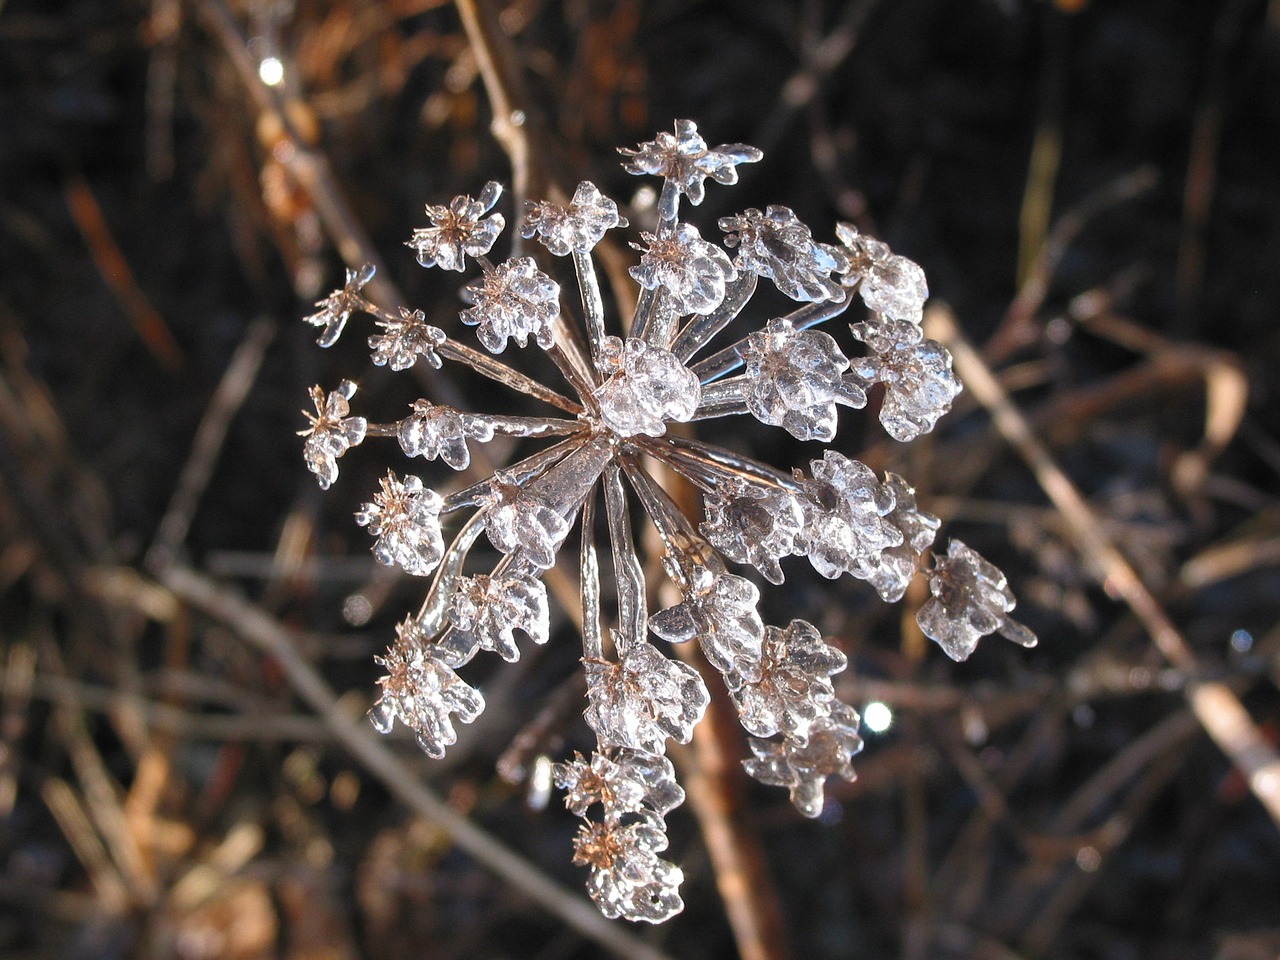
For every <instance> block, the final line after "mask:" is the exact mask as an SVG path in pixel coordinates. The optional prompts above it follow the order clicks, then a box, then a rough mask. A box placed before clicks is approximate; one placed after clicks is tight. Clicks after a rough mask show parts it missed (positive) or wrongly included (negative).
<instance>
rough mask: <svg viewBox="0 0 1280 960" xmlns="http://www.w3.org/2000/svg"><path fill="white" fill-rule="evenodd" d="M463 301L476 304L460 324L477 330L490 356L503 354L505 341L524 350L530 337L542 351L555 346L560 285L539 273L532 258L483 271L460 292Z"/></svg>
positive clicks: (519, 259) (465, 311)
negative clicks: (477, 278)
mask: <svg viewBox="0 0 1280 960" xmlns="http://www.w3.org/2000/svg"><path fill="white" fill-rule="evenodd" d="M462 298H463V299H464V300H465V301H466V302H467V303H472V304H475V306H473V307H472V308H471V309H469V310H463V311H462V322H463V323H466V324H470V325H471V326H473V327H479V329H478V330H477V331H476V336H477V337H479V338H480V342H481V343H482V344H484V345H485V348H486V349H487V350H488V351H489V352H490V353H502V351H503V350H505V349H506V348H507V341H508V340H514V341H515V342H516V343H518V344H519V345H520V346H522V347H524V346H527V345H528V343H529V337H531V336H532V337H533V338H534V339H535V340H537V341H538V346H540V347H542V349H544V350H547V349H550V347H551V344H552V343H554V342H555V334H554V332H553V325H554V324H555V322H556V317H558V316H560V284H558V283H556V282H555V281H554V280H552V279H551V278H550V277H548V276H547V275H546V274H545V273H543V272H542V271H541V270H539V269H538V267H537V265H536V264H535V263H534V261H533V258H532V257H517V258H515V259H513V260H507V261H505V262H503V263H500V264H498V266H496V267H494V268H493V269H491V270H485V272H484V276H483V277H481V278H480V279H479V280H477V281H476V282H474V283H471V284H468V285H467V286H465V287H463V288H462Z"/></svg>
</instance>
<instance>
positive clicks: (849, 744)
mask: <svg viewBox="0 0 1280 960" xmlns="http://www.w3.org/2000/svg"><path fill="white" fill-rule="evenodd" d="M860 722H861V718H860V717H859V716H858V712H857V711H856V710H854V709H853V708H852V707H850V706H848V705H847V704H843V703H840V702H839V701H838V700H837V701H834V702H833V703H832V706H831V712H830V713H828V714H827V715H826V716H824V717H819V718H818V719H817V720H815V721H814V723H813V725H812V726H811V727H810V728H809V739H808V741H806V742H804V743H801V742H799V741H796V740H791V739H784V740H782V741H770V740H756V739H752V740H751V752H752V753H754V754H755V757H754V758H753V759H751V760H748V761H746V763H745V764H744V766H745V767H746V768H747V773H749V774H750V775H751V776H753V777H755V778H756V779H757V780H759V781H760V782H761V783H765V784H768V785H769V786H771V787H786V788H787V789H788V790H790V791H791V802H792V803H793V804H795V808H796V809H797V810H799V811H800V812H801V813H802V814H804V815H805V816H806V817H816V816H818V815H820V814H821V813H822V808H823V805H824V804H823V784H825V783H826V780H827V777H831V776H838V777H843V778H844V779H845V780H852V779H854V776H855V774H854V772H853V764H852V763H851V762H850V761H851V760H852V759H853V756H854V754H856V753H858V751H860V750H861V749H862V737H860V736H859V735H858V727H859V724H860Z"/></svg>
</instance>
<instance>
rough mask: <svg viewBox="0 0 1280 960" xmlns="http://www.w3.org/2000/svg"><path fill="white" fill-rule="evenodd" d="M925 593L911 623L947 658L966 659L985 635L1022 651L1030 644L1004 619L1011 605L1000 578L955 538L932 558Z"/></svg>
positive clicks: (1026, 633) (1027, 634)
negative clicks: (926, 596)
mask: <svg viewBox="0 0 1280 960" xmlns="http://www.w3.org/2000/svg"><path fill="white" fill-rule="evenodd" d="M929 592H930V593H932V594H933V596H931V597H930V598H929V599H928V600H926V601H925V602H924V605H923V606H921V607H920V612H919V613H917V614H916V622H917V623H919V624H920V629H921V630H923V631H924V633H925V636H927V637H928V638H929V639H931V640H936V641H937V642H938V645H939V646H941V647H942V649H943V650H945V651H946V653H947V656H949V657H950V658H951V659H952V660H965V659H968V657H969V654H971V653H973V651H974V650H975V649H977V646H978V641H979V640H980V639H982V638H983V637H985V636H986V635H987V634H989V633H997V632H998V633H999V634H1000V635H1001V636H1003V637H1006V638H1007V639H1009V640H1012V641H1013V642H1014V643H1019V644H1021V645H1022V646H1024V647H1034V646H1035V645H1036V635H1035V634H1034V633H1032V632H1031V631H1030V630H1028V629H1027V628H1026V627H1025V626H1023V625H1022V624H1021V623H1019V622H1018V621H1017V620H1014V619H1013V618H1012V617H1010V616H1009V615H1008V614H1009V611H1010V610H1012V609H1013V608H1014V606H1015V605H1016V604H1017V601H1016V600H1015V599H1014V597H1013V591H1012V590H1010V589H1009V584H1008V583H1007V582H1006V580H1005V578H1004V574H1003V573H1001V572H1000V570H999V569H998V568H997V567H995V566H994V565H992V564H991V563H989V562H988V561H987V560H985V559H984V558H983V557H982V556H981V555H980V554H979V553H977V552H976V551H974V550H971V549H969V547H967V546H965V544H963V543H961V542H960V541H959V540H952V541H951V542H950V543H949V544H948V545H947V555H946V556H945V557H940V556H937V555H935V556H934V568H933V569H932V570H930V571H929Z"/></svg>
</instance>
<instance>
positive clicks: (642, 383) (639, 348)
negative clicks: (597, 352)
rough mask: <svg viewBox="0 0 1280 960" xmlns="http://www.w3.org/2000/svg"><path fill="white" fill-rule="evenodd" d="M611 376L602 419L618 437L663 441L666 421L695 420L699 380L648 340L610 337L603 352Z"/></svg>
mask: <svg viewBox="0 0 1280 960" xmlns="http://www.w3.org/2000/svg"><path fill="white" fill-rule="evenodd" d="M601 360H602V364H603V366H604V367H605V369H608V370H612V371H613V373H612V375H611V376H610V378H609V379H608V380H607V381H606V382H605V383H604V385H603V386H602V387H601V388H600V391H599V398H600V416H601V419H602V420H603V421H604V423H605V424H606V425H607V426H608V427H609V428H610V429H611V430H613V431H614V432H616V433H617V434H618V435H619V436H622V437H633V436H635V435H636V434H640V433H644V434H648V435H649V436H652V437H660V436H662V435H663V434H664V433H666V432H667V421H669V420H674V421H677V422H682V421H685V420H688V419H689V418H690V417H692V416H693V412H694V411H695V410H696V409H697V408H698V400H699V399H700V398H701V396H702V388H701V386H700V385H699V383H698V378H697V376H696V375H695V374H694V373H693V371H691V370H689V369H688V368H687V367H685V365H684V364H682V363H681V362H680V361H679V360H678V359H677V358H676V356H675V355H674V354H673V353H672V352H671V351H670V350H664V349H663V348H662V347H655V346H652V345H650V344H648V343H645V342H644V341H643V340H638V339H635V338H628V339H627V340H626V341H623V340H622V339H621V338H619V337H608V338H606V339H605V342H604V344H603V346H602V349H601Z"/></svg>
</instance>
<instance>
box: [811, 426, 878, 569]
mask: <svg viewBox="0 0 1280 960" xmlns="http://www.w3.org/2000/svg"><path fill="white" fill-rule="evenodd" d="M809 466H810V469H811V470H812V471H813V479H811V480H807V481H805V482H804V489H803V494H802V496H801V501H800V502H801V507H802V509H803V510H804V518H805V519H804V530H803V531H802V533H801V535H800V538H799V545H800V547H801V549H802V550H803V552H804V553H805V554H806V555H807V556H808V557H809V562H810V563H812V564H813V568H814V569H815V570H817V571H818V573H820V574H822V575H823V576H824V577H828V578H830V579H832V580H834V579H836V578H837V577H839V576H840V575H841V574H842V573H850V574H852V575H853V576H855V577H860V578H862V579H866V574H867V570H868V567H869V566H874V564H875V560H876V557H878V556H879V555H880V554H881V553H882V552H883V551H884V550H886V549H888V548H889V547H896V546H898V545H900V544H901V543H902V539H903V537H902V532H901V531H900V530H898V528H897V527H895V526H894V525H893V524H892V523H891V522H890V521H889V520H887V519H886V517H887V515H888V514H889V513H890V511H892V510H893V506H894V499H893V492H892V491H891V490H890V489H889V488H888V487H886V486H885V485H884V484H882V483H880V481H879V480H877V479H876V475H875V473H873V472H872V470H871V468H870V467H868V466H867V465H866V464H864V463H860V462H859V461H857V460H850V459H849V458H848V457H845V456H843V455H842V454H839V453H836V452H835V451H834V450H828V451H827V452H826V453H825V454H823V458H822V459H821V460H813V461H811V462H810V464H809Z"/></svg>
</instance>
